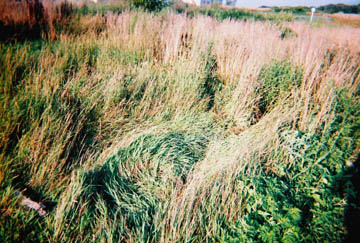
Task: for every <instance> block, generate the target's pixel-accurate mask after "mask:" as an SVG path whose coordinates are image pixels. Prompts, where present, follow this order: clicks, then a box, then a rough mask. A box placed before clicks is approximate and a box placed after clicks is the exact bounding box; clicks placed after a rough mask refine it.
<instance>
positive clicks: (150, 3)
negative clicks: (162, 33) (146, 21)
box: [131, 0, 164, 11]
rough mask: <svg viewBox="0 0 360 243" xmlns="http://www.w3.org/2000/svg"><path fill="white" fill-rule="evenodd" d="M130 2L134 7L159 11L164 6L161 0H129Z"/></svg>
mask: <svg viewBox="0 0 360 243" xmlns="http://www.w3.org/2000/svg"><path fill="white" fill-rule="evenodd" d="M131 4H132V5H133V6H134V7H136V8H143V9H145V10H147V11H159V10H161V9H162V8H163V7H164V2H163V1H162V0H131Z"/></svg>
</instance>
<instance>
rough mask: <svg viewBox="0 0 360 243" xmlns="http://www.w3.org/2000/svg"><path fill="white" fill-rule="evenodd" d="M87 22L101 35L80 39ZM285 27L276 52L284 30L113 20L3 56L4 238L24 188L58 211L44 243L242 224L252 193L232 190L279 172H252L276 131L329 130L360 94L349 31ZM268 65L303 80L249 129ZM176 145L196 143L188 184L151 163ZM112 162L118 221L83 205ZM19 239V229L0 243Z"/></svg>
mask: <svg viewBox="0 0 360 243" xmlns="http://www.w3.org/2000/svg"><path fill="white" fill-rule="evenodd" d="M93 21H95V22H97V23H98V26H100V27H101V28H100V27H99V28H91V23H93ZM286 26H287V27H289V28H291V29H292V30H293V31H295V32H296V33H297V37H288V38H281V32H282V28H283V27H284V26H280V27H279V26H278V25H274V24H271V23H268V22H265V23H263V22H252V21H247V22H239V21H232V20H225V21H223V22H218V21H216V20H215V19H213V18H210V17H204V16H199V17H194V18H188V17H186V16H185V15H178V14H174V13H172V12H161V13H159V14H156V15H154V14H150V13H144V12H141V11H125V12H123V13H122V14H120V15H115V14H111V13H108V14H107V15H106V16H100V15H97V16H95V17H86V16H85V17H82V18H80V20H79V26H78V27H79V28H80V29H86V30H87V31H80V32H78V34H77V35H73V34H71V33H66V32H64V33H61V34H60V35H59V37H58V40H57V42H55V43H48V42H44V43H43V45H42V46H41V48H39V47H37V46H36V45H35V46H33V45H31V43H30V44H29V43H25V44H24V45H18V46H16V45H4V44H1V49H2V52H1V58H2V59H1V65H2V68H3V70H4V72H3V74H2V76H1V77H2V79H3V80H4V81H3V86H2V87H1V88H2V90H1V92H2V98H1V117H2V120H3V121H2V125H1V136H2V137H3V140H2V143H1V148H2V152H1V160H2V171H4V172H3V173H2V174H1V175H2V176H1V177H0V178H2V181H1V183H2V188H4V191H6V192H7V193H4V194H3V195H2V200H1V208H2V209H6V210H5V211H6V212H7V215H6V217H5V216H4V218H5V219H6V220H7V221H6V222H15V223H13V224H11V223H9V225H10V226H8V227H9V228H6V229H7V230H9V229H10V228H11V229H12V230H14V231H16V227H18V226H19V225H20V226H19V227H20V228H21V227H25V226H24V225H23V224H22V222H21V217H25V218H27V216H24V214H23V213H19V214H17V215H15V216H13V215H11V213H10V212H11V211H12V212H14V211H17V210H19V209H17V208H16V205H17V204H16V202H14V201H11V200H8V199H10V198H12V195H13V194H14V192H15V191H16V190H20V189H22V185H26V186H27V187H32V188H35V189H36V190H39V191H41V192H43V193H44V195H43V199H44V198H46V199H51V200H54V201H56V202H57V206H56V207H55V208H54V210H53V211H52V212H50V213H49V216H48V218H47V219H46V220H45V221H41V220H39V221H37V222H38V224H34V225H36V227H38V228H37V230H38V231H42V233H41V234H40V236H39V237H40V239H41V240H43V241H44V240H45V239H47V240H49V241H90V240H93V241H95V240H96V241H109V242H112V241H117V240H119V239H120V240H123V241H129V242H134V241H160V242H175V241H191V240H194V241H211V240H213V239H214V238H213V237H214V236H215V235H219V234H221V230H222V228H221V227H220V226H221V225H223V224H225V223H229V224H231V223H234V222H235V221H239V220H240V221H241V220H242V215H243V214H244V212H245V208H246V207H247V206H248V204H247V203H248V202H247V198H248V197H249V195H253V194H254V193H255V189H254V188H252V187H249V186H248V185H247V184H246V183H244V181H243V180H242V179H239V178H244V177H251V178H253V177H254V178H256V176H258V175H259V174H260V171H261V170H262V169H267V170H273V171H276V170H277V169H278V168H279V167H280V166H279V164H277V163H280V162H279V161H277V160H275V159H274V160H269V161H267V164H266V166H264V163H263V162H264V158H265V157H266V156H267V155H268V154H269V153H270V152H271V151H273V150H274V148H276V147H277V146H280V141H279V133H280V132H281V131H282V129H284V126H285V127H286V129H294V130H296V129H298V130H306V131H307V132H309V133H310V134H314V133H315V132H316V129H318V128H319V126H320V124H322V123H323V122H327V121H328V120H329V119H330V118H331V117H332V116H333V113H332V106H333V104H334V99H335V98H336V92H337V91H338V90H341V89H346V90H348V91H349V93H350V94H355V93H356V92H358V89H359V76H358V74H359V58H360V57H359V55H358V48H359V46H360V45H359V44H360V43H358V41H359V40H360V39H359V38H356V37H357V36H358V35H360V30H359V29H357V28H351V27H347V28H338V29H334V28H327V27H320V28H312V27H310V26H308V25H307V24H306V23H301V22H295V23H290V24H289V23H288V24H286ZM335 30H336V32H335ZM274 60H275V63H276V61H283V60H289V63H291V65H293V66H294V67H297V68H299V69H301V70H302V79H301V80H300V85H299V86H298V87H297V86H291V87H290V89H289V90H286V93H285V94H281V95H280V94H279V95H278V97H276V99H274V101H273V103H274V104H273V106H271V107H274V108H272V109H270V110H266V112H265V113H264V114H261V116H258V118H257V117H255V116H254V112H255V108H254V107H257V106H259V102H260V100H261V97H260V95H259V94H261V92H266V91H263V90H261V87H264V86H263V84H264V82H266V80H263V79H260V78H259V76H260V73H261V72H263V71H264V66H266V65H267V64H269V63H273V62H274ZM13 70H15V72H14V71H13ZM290 70H292V69H291V68H290ZM288 75H290V76H289V77H291V75H292V74H291V73H290V74H288ZM10 107H11V108H10ZM159 134H160V135H159ZM164 134H165V135H164ZM168 134H175V135H174V136H175V138H173V140H170V141H166V142H169V143H170V145H167V144H166V142H164V141H163V140H162V139H158V140H157V139H154V141H152V140H150V142H148V143H149V144H147V143H145V142H141V141H143V140H141V136H143V135H154V136H155V137H156V136H159V137H160V138H163V137H164V136H165V137H167V135H168ZM189 134H190V135H191V136H190V135H189ZM176 136H179V137H180V138H178V137H176ZM186 136H189V137H190V138H192V136H195V137H196V138H198V137H201V139H203V140H204V141H207V142H206V144H204V146H203V147H201V149H202V150H201V151H202V152H201V155H202V157H201V156H198V157H196V158H195V159H194V158H192V157H191V156H190V157H191V158H190V159H193V160H194V161H195V162H194V167H193V168H192V169H191V170H190V171H189V174H188V175H187V177H186V180H183V179H181V178H177V177H176V176H174V178H170V179H168V177H166V176H168V175H165V174H164V173H165V172H169V171H171V167H167V166H169V165H168V164H166V163H165V162H164V163H165V164H163V162H162V160H161V159H162V158H163V157H161V156H165V158H170V159H169V161H171V160H173V159H174V158H175V157H176V155H173V154H172V153H175V152H174V151H173V150H172V149H174V148H176V149H178V147H177V146H180V147H181V146H183V145H177V143H179V142H178V141H180V140H181V139H183V137H185V138H187V137H186ZM204 137H205V138H204ZM139 138H140V140H138V139H139ZM150 138H151V136H150ZM190 138H187V139H190ZM203 140H201V141H203ZM134 141H137V142H138V143H139V150H136V149H134V148H133V147H132V144H133V143H132V142H134ZM139 141H140V142H139ZM190 141H191V142H189V143H194V144H195V145H193V144H192V145H193V146H195V147H196V146H197V145H196V143H195V142H194V141H197V140H191V139H190ZM152 142H153V143H154V144H155V145H153V144H152ZM162 142H164V144H165V145H161V143H162ZM171 142H173V143H175V145H173V144H172V143H171ZM144 144H145V145H144ZM158 144H160V145H158ZM141 146H143V147H141ZM146 146H150V148H154V147H155V148H157V149H158V150H156V151H160V152H158V153H159V154H160V155H159V154H156V152H149V153H148V152H147V151H148V150H151V149H149V148H148V147H146ZM157 146H158V147H157ZM167 146H168V147H170V148H171V149H168V147H167ZM140 148H141V149H140ZM196 148H197V147H196ZM119 149H120V150H121V149H122V151H125V152H123V153H124V154H126V156H127V157H126V156H125V155H124V156H125V158H126V159H124V158H123V157H121V156H122V155H121V153H119V154H118V156H119V158H117V157H116V156H115V157H114V158H115V159H116V161H117V160H119V161H120V162H121V163H120V162H119V163H120V165H118V164H115V166H114V168H115V169H114V170H115V171H116V173H117V174H116V175H115V178H118V177H119V178H120V179H121V181H131V183H129V185H124V184H119V187H121V188H122V189H121V190H124V193H127V194H126V195H127V197H126V198H125V199H120V200H118V201H116V203H117V204H116V205H117V207H118V208H120V209H119V210H120V211H119V212H121V214H116V213H114V212H113V211H111V212H109V211H107V210H109V207H107V206H106V205H107V204H106V203H108V202H106V197H104V198H105V199H104V198H100V199H99V200H98V201H96V200H95V201H96V202H95V203H94V201H92V200H93V197H92V196H89V197H86V196H84V195H87V194H86V193H87V191H88V190H90V189H89V188H91V185H87V184H86V183H87V180H86V178H87V177H86V176H87V175H89V174H91V173H95V172H97V171H96V170H95V171H94V168H98V167H100V168H101V166H102V165H104V164H106V163H109V158H110V157H111V155H114V154H115V155H116V154H117V152H118V150H119ZM132 149H133V150H132ZM197 149H198V148H197ZM203 150H204V151H203ZM144 151H145V152H144ZM151 151H152V150H151ZM169 151H170V152H169ZM142 153H145V155H143V154H142ZM141 156H144V157H141ZM152 156H155V159H154V158H153V157H152ZM156 156H158V157H156ZM166 156H168V157H166ZM172 156H173V157H172ZM111 158H112V157H111ZM199 158H200V159H199ZM185 159H188V158H185ZM190 159H189V160H190ZM129 161H130V162H129ZM132 162H133V164H132ZM155 165H156V166H158V167H156V168H158V170H155V171H154V170H153V168H154V166H155ZM106 168H107V167H106ZM110 169H113V168H110ZM104 170H105V169H104ZM100 171H101V170H100ZM129 171H130V172H129ZM169 173H170V172H169ZM11 177H14V178H17V179H10V178H11ZM159 178H161V179H159ZM109 180H112V178H110V179H109ZM103 186H105V187H106V186H108V187H106V188H110V189H111V190H110V189H109V191H110V192H111V191H112V190H114V188H112V187H111V185H110V184H109V183H108V184H106V183H105V182H104V185H103ZM123 186H124V187H123ZM124 188H125V189H124ZM5 189H6V190H5ZM114 195H116V193H115V194H114ZM154 195H156V196H157V197H156V199H154ZM112 196H113V195H112ZM127 198H130V199H127ZM141 198H143V199H144V201H141V200H140V199H141ZM121 200H123V201H121ZM153 201H155V202H156V203H154V202H153ZM129 202H130V203H129ZM144 202H146V203H145V204H144ZM93 203H94V204H95V206H94V205H93ZM112 203H113V202H112ZM137 203H139V204H137ZM111 205H113V204H111ZM131 205H132V206H131ZM138 205H139V207H138V208H137V206H138ZM149 205H150V206H149ZM153 205H155V206H156V207H155V206H154V208H156V210H155V209H154V208H153ZM147 206H149V208H150V209H149V211H146V210H147V208H146V207H147ZM94 208H95V209H94ZM115 208H116V207H115ZM144 208H145V209H144ZM143 209H144V210H143ZM92 210H93V211H92ZM111 210H112V209H111ZM121 210H125V211H121ZM126 210H128V211H126ZM137 210H138V211H137ZM152 210H155V211H156V212H155V213H153V214H151V212H152ZM144 211H146V213H145V216H144V214H142V213H143V212H144ZM20 212H22V211H20ZM123 212H127V213H123ZM132 213H133V214H132ZM114 215H115V216H114ZM124 215H125V216H124ZM137 215H140V216H137ZM149 215H150V216H149ZM132 217H133V218H135V219H138V218H137V217H139V219H142V218H146V222H145V223H146V224H145V223H144V222H142V223H144V224H137V221H136V220H134V222H135V223H134V222H133V221H131V220H132ZM27 219H28V218H27ZM116 219H118V221H119V222H121V223H119V225H120V226H119V225H117V224H116V223H115V222H117V221H116ZM28 220H30V219H28ZM149 222H151V223H149ZM149 224H150V225H149ZM134 225H137V226H139V225H142V226H143V227H144V228H141V227H138V228H136V227H134ZM117 227H119V228H117ZM39 229H40V230H39ZM148 229H151V233H149V232H147V230H148ZM38 231H36V232H38ZM122 231H124V232H126V233H124V234H121V235H120V236H118V235H117V234H119V233H117V232H122ZM27 236H29V233H27V230H26V227H25V229H24V230H22V231H21V232H20V233H19V234H14V235H12V236H9V238H8V239H9V241H10V240H13V241H16V240H19V239H20V237H27ZM41 237H42V238H41Z"/></svg>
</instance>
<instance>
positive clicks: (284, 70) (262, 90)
mask: <svg viewBox="0 0 360 243" xmlns="http://www.w3.org/2000/svg"><path fill="white" fill-rule="evenodd" d="M302 76H303V75H302V69H301V68H300V67H296V66H294V65H293V64H292V63H291V62H290V61H289V60H282V61H277V60H274V61H273V62H271V63H269V64H266V65H265V66H264V67H263V68H262V69H261V71H260V73H259V76H258V81H259V83H260V87H259V89H258V95H259V96H260V98H259V105H258V111H257V114H256V115H255V116H256V117H261V116H263V115H264V114H265V113H267V112H269V111H270V110H271V109H273V108H274V107H275V105H276V102H278V101H279V100H281V99H282V98H284V97H285V96H286V95H288V93H289V92H290V90H291V89H292V88H293V87H299V86H300V84H301V81H302Z"/></svg>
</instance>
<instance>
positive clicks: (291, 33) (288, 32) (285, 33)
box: [280, 27, 298, 39]
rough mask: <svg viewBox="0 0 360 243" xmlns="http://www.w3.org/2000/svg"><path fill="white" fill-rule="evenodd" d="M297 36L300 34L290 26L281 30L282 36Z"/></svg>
mask: <svg viewBox="0 0 360 243" xmlns="http://www.w3.org/2000/svg"><path fill="white" fill-rule="evenodd" d="M297 36H298V34H297V33H296V32H295V31H294V30H292V29H291V28H289V27H285V28H284V29H283V30H282V32H281V35H280V38H281V39H286V38H293V37H297Z"/></svg>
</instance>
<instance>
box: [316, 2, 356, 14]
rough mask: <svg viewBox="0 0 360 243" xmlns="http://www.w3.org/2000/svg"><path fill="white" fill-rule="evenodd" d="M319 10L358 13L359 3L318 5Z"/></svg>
mask: <svg viewBox="0 0 360 243" xmlns="http://www.w3.org/2000/svg"><path fill="white" fill-rule="evenodd" d="M319 10H320V11H323V12H325V13H331V14H332V13H338V12H343V13H350V14H358V13H360V6H359V5H347V4H341V3H340V4H328V5H325V6H320V7H319Z"/></svg>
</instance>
